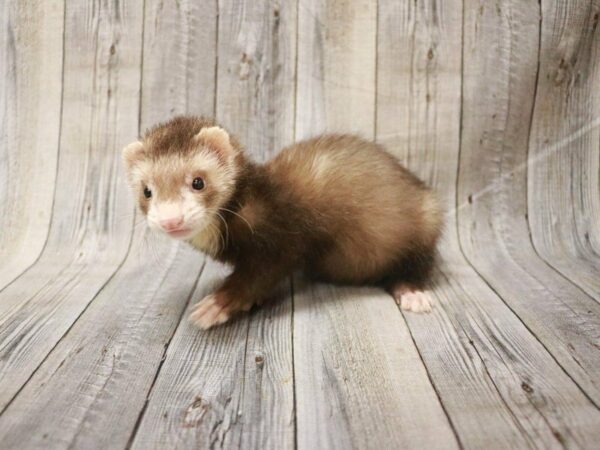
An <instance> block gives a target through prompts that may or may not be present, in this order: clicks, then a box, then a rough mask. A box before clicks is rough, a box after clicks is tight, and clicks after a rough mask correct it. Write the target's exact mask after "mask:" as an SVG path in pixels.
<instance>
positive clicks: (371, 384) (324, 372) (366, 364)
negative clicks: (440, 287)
mask: <svg viewBox="0 0 600 450" xmlns="http://www.w3.org/2000/svg"><path fill="white" fill-rule="evenodd" d="M294 372H295V381H296V404H297V430H298V448H301V449H313V448H319V449H322V448H323V449H324V448H339V449H347V448H373V449H380V448H456V447H457V442H456V438H455V437H454V434H453V433H452V429H451V427H450V424H449V422H448V419H447V418H446V416H445V414H444V412H443V410H442V407H441V405H440V403H439V401H438V399H437V397H436V394H435V391H434V389H433V388H432V386H431V384H430V382H429V379H428V377H427V372H426V370H425V368H424V366H423V363H422V361H421V359H420V357H419V354H418V352H417V351H416V350H415V347H414V344H413V342H412V340H411V336H410V333H409V331H408V329H407V327H406V324H405V323H404V321H403V320H402V315H401V313H400V311H399V310H398V307H397V306H396V303H395V302H394V300H393V299H392V297H391V296H390V295H388V294H387V293H385V292H384V291H382V290H380V289H376V288H349V287H348V288H334V287H331V286H325V285H308V284H306V283H304V282H303V281H301V280H298V279H296V280H295V284H294ZM424 429H428V430H435V431H432V432H428V433H423V430H424Z"/></svg>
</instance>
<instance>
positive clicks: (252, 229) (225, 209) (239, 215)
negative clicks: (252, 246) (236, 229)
mask: <svg viewBox="0 0 600 450" xmlns="http://www.w3.org/2000/svg"><path fill="white" fill-rule="evenodd" d="M219 210H222V211H227V212H230V213H231V214H235V215H236V216H238V217H239V218H240V219H242V220H243V221H244V222H246V225H248V228H250V231H251V232H252V234H254V228H252V225H250V222H248V220H246V218H245V217H244V216H242V215H241V214H238V213H236V212H235V211H232V210H231V209H227V208H223V207H221V208H219ZM217 214H218V213H217Z"/></svg>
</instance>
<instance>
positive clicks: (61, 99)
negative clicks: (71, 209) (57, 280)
mask: <svg viewBox="0 0 600 450" xmlns="http://www.w3.org/2000/svg"><path fill="white" fill-rule="evenodd" d="M66 20H67V6H66V3H64V2H63V20H62V26H63V30H62V55H61V57H62V62H61V74H60V91H61V92H60V107H59V119H58V136H57V142H56V164H55V166H54V180H55V182H54V186H53V189H54V192H53V194H52V204H51V205H50V211H51V214H50V220H49V221H48V230H47V232H46V238H45V239H44V244H43V245H42V248H41V250H40V253H39V254H38V255H37V257H36V258H35V260H34V261H33V262H32V263H31V264H30V265H29V266H27V267H26V268H25V269H23V271H22V272H21V273H20V274H19V275H17V276H16V277H14V278H13V279H12V280H11V281H10V282H8V283H7V284H6V285H4V286H2V287H1V288H0V293H2V292H3V291H4V290H5V289H6V288H8V287H9V286H10V285H12V284H13V283H14V282H15V281H17V280H18V279H19V278H21V277H22V276H23V275H25V274H26V273H27V272H28V271H29V270H30V269H31V268H32V267H33V266H35V265H36V264H37V263H38V261H39V260H40V258H41V257H42V255H43V254H44V252H45V250H46V248H47V246H48V241H49V240H50V230H51V229H52V221H53V218H54V204H55V203H56V179H57V178H58V167H59V163H60V142H61V139H62V129H63V127H62V124H63V107H64V103H65V96H64V92H65V90H64V86H65V47H66V44H65V41H66V29H67V26H66Z"/></svg>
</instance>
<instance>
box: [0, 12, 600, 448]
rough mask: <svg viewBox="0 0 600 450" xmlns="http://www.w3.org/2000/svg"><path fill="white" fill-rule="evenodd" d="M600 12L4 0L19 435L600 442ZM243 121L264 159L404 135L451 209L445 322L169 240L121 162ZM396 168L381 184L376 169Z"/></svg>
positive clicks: (1, 70)
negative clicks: (236, 287)
mask: <svg viewBox="0 0 600 450" xmlns="http://www.w3.org/2000/svg"><path fill="white" fill-rule="evenodd" d="M599 24H600V3H598V2H597V1H595V0H576V1H569V2H567V1H566V0H553V1H550V0H541V1H537V0H527V1H523V0H493V1H485V2H484V1H481V0H448V1H441V0H414V1H413V0H411V1H394V0H378V1H377V0H357V1H351V0H257V1H254V0H252V1H251V0H210V1H204V2H193V1H191V0H161V1H159V0H134V1H128V2H108V1H104V0H102V1H89V2H77V1H74V0H62V1H61V0H56V1H51V2H42V1H40V0H23V1H18V0H3V1H2V2H0V448H3V449H4V448H6V449H30V448H31V449H33V448H36V449H48V448H51V449H63V448H65V449H67V448H85V449H95V448H98V449H105V448H117V449H118V448H123V449H125V448H135V449H147V448H156V449H165V448H169V449H170V448H215V447H220V448H243V449H249V448H255V449H292V448H299V449H313V448H319V449H321V448H324V449H325V448H326V449H329V448H339V449H348V448H357V449H358V448H360V449H363V448H373V449H381V448H444V449H445V448H475V449H479V448H510V449H514V448H565V447H567V448H595V447H596V446H597V442H598V440H599V439H600V410H599V407H600V381H599V380H600V304H599V302H600V89H599V87H600V34H599V33H600V31H599V30H598V28H599ZM184 113H190V114H203V115H209V116H216V117H217V119H218V120H219V121H221V122H222V123H223V124H224V125H225V126H226V127H228V128H229V129H231V130H232V131H233V132H234V133H235V134H236V135H237V136H239V138H240V139H241V141H242V142H243V144H244V146H245V147H246V149H247V151H248V152H249V153H250V154H251V155H252V156H253V157H254V158H255V159H256V160H258V161H264V160H266V159H268V158H269V157H271V156H272V155H274V154H276V153H277V152H278V151H279V150H280V149H281V148H282V147H283V146H285V145H287V144H289V143H291V142H294V141H295V140H298V139H302V138H305V137H308V136H312V135H315V134H318V133H322V132H327V131H343V132H353V133H358V134H361V135H362V136H364V137H366V138H368V139H373V140H376V141H378V142H380V143H382V144H384V145H385V146H386V147H387V148H388V150H389V151H390V152H391V153H393V154H394V155H395V156H396V157H398V159H399V160H400V161H401V162H403V163H404V164H405V165H407V166H408V167H409V168H411V169H412V170H414V171H415V172H416V173H417V174H418V175H419V176H420V177H422V178H423V179H424V180H426V181H427V182H428V183H429V184H431V185H432V186H434V187H435V188H436V189H437V190H438V192H439V193H440V195H441V198H442V199H443V201H444V204H445V206H446V210H447V214H446V227H445V232H444V237H443V240H442V243H441V245H440V253H441V261H440V265H439V267H438V269H437V273H436V282H435V287H434V289H433V292H432V293H433V296H434V298H435V305H434V309H433V312H432V313H431V314H428V315H414V314H411V313H404V312H402V311H400V310H399V309H398V307H397V305H396V304H395V302H394V300H393V299H392V298H391V297H390V296H389V295H388V294H387V293H385V292H384V291H383V290H380V289H375V288H366V287H365V288H353V287H334V286H329V285H325V284H312V283H310V282H308V281H307V280H305V279H304V278H303V277H302V276H301V275H298V276H295V277H294V278H293V279H290V280H286V281H285V282H283V283H282V284H281V285H280V287H279V290H278V295H277V301H276V302H274V303H273V304H272V305H268V306H265V307H263V308H260V309H258V310H256V311H253V312H251V313H250V314H248V315H245V316H242V317H240V318H239V319H238V320H235V321H233V322H231V323H229V324H227V325H225V326H222V327H218V328H215V329H213V330H209V331H200V330H198V329H196V328H194V327H193V326H192V325H191V324H189V323H188V321H187V315H188V314H189V311H190V310H191V308H192V307H193V305H194V304H195V302H197V301H198V300H200V299H201V298H202V297H203V295H205V293H207V292H209V291H210V290H211V289H213V288H214V286H215V285H216V284H217V283H219V281H220V280H222V278H223V277H224V276H225V274H226V271H227V270H228V269H227V268H224V267H222V266H220V265H218V264H216V263H214V262H212V261H210V259H208V258H206V257H204V256H203V255H201V254H199V253H197V252H195V251H193V250H192V249H190V248H188V247H186V246H185V245H179V244H177V243H175V242H172V241H169V240H167V239H164V238H161V237H160V236H157V235H155V234H153V233H151V232H150V231H149V230H147V229H146V227H145V224H144V219H143V217H141V215H140V214H138V213H136V211H135V205H134V201H133V199H132V198H131V195H130V193H129V191H128V188H127V186H126V183H125V180H124V177H123V169H122V167H121V163H120V149H121V148H122V147H123V146H124V145H125V144H127V143H128V142H130V141H131V140H133V139H135V138H136V137H137V136H138V135H139V134H140V133H141V132H143V130H145V129H146V128H147V127H149V126H151V125H152V124H153V123H155V122H157V121H161V120H165V119H167V118H169V117H171V116H173V115H175V114H184ZM374 176H376V174H374Z"/></svg>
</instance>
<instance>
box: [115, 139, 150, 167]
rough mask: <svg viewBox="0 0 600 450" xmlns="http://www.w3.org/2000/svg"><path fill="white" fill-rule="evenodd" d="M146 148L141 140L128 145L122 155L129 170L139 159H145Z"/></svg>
mask: <svg viewBox="0 0 600 450" xmlns="http://www.w3.org/2000/svg"><path fill="white" fill-rule="evenodd" d="M144 155H145V150H144V144H142V142H141V141H135V142H132V143H131V144H129V145H127V146H126V147H125V148H124V149H123V151H122V153H121V156H122V157H123V163H125V167H126V168H127V170H129V169H131V167H132V166H133V165H134V164H135V163H136V162H137V161H139V160H141V159H144Z"/></svg>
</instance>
